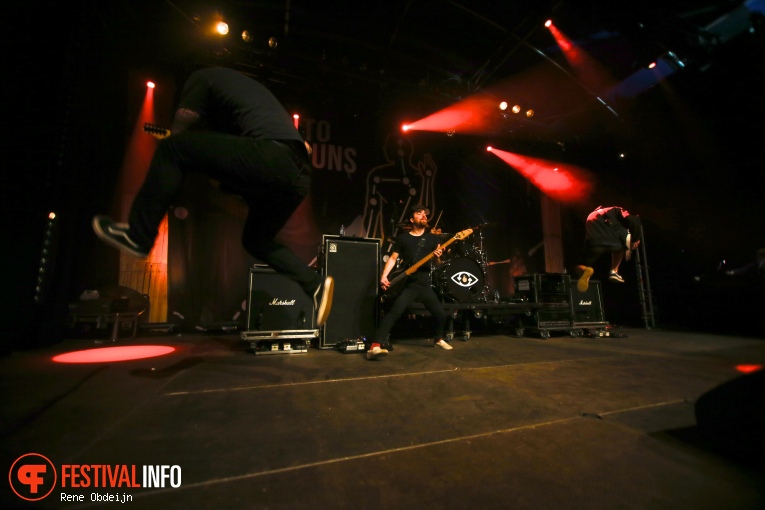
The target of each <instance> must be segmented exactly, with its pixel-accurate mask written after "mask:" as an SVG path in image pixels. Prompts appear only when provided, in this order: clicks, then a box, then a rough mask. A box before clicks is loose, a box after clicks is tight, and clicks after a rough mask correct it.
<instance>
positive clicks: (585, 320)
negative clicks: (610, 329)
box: [571, 280, 607, 326]
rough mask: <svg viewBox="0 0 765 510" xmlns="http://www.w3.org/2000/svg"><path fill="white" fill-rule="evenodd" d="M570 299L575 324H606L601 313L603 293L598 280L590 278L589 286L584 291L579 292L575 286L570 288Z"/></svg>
mask: <svg viewBox="0 0 765 510" xmlns="http://www.w3.org/2000/svg"><path fill="white" fill-rule="evenodd" d="M571 301H572V303H573V305H574V325H575V326H604V325H607V322H606V318H605V314H604V313H603V295H602V294H601V287H600V282H599V281H598V280H590V286H589V288H588V289H587V290H586V291H585V292H579V291H578V290H577V289H576V287H574V288H572V290H571Z"/></svg>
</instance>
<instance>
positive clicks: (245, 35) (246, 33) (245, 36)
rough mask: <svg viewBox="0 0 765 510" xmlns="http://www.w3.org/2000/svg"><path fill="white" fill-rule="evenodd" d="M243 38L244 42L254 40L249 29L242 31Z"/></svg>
mask: <svg viewBox="0 0 765 510" xmlns="http://www.w3.org/2000/svg"><path fill="white" fill-rule="evenodd" d="M242 40H243V41H244V42H247V43H248V42H250V41H252V34H251V33H250V32H249V31H247V30H245V31H243V32H242Z"/></svg>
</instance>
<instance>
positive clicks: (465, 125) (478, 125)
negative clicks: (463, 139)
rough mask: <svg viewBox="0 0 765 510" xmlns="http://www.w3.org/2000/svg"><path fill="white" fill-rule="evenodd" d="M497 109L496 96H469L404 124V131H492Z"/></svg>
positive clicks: (461, 132) (463, 132)
mask: <svg viewBox="0 0 765 510" xmlns="http://www.w3.org/2000/svg"><path fill="white" fill-rule="evenodd" d="M496 109H497V100H496V98H493V97H489V96H480V97H479V96H477V97H469V98H467V99H464V100H462V101H460V102H458V103H455V104H453V105H451V106H447V107H446V108H444V109H443V110H439V111H437V112H435V113H433V114H431V115H428V116H427V117H425V118H422V119H420V120H418V121H415V122H410V123H408V124H405V125H404V126H402V129H403V130H404V131H434V132H441V133H446V132H454V133H460V134H485V133H487V132H490V131H491V120H492V119H493V118H494V115H495V114H496Z"/></svg>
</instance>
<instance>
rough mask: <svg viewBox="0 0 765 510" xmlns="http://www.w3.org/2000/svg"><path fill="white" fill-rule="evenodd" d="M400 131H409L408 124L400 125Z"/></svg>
mask: <svg viewBox="0 0 765 510" xmlns="http://www.w3.org/2000/svg"><path fill="white" fill-rule="evenodd" d="M401 131H409V124H402V126H401Z"/></svg>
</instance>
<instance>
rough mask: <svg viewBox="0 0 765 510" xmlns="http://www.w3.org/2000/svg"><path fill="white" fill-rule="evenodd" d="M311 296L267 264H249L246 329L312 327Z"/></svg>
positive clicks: (313, 315) (279, 329)
mask: <svg viewBox="0 0 765 510" xmlns="http://www.w3.org/2000/svg"><path fill="white" fill-rule="evenodd" d="M315 320H316V318H315V314H314V309H313V297H312V296H308V295H307V294H306V293H305V291H304V290H303V288H302V287H301V286H300V285H299V284H298V283H297V282H296V281H294V280H292V279H291V278H288V277H286V276H284V275H281V274H279V273H277V272H276V271H275V270H273V269H272V268H270V267H268V266H263V265H255V266H254V267H251V268H250V293H249V298H248V300H247V329H248V330H249V331H283V330H292V329H316V327H315V326H314V322H315Z"/></svg>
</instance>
